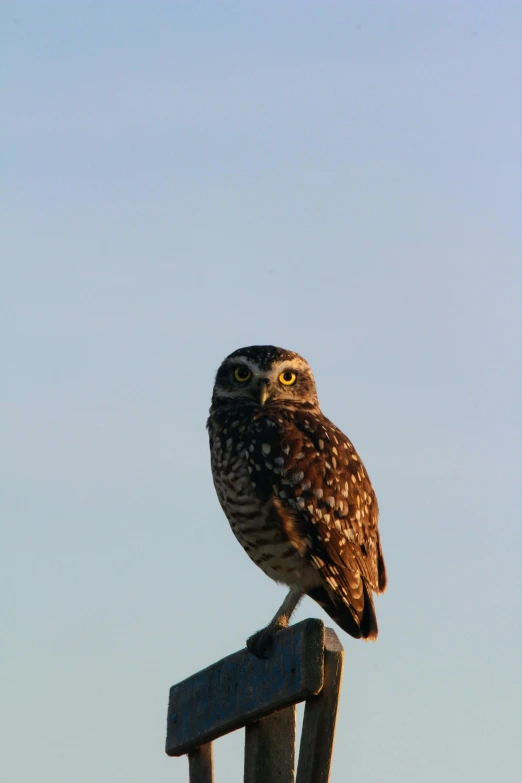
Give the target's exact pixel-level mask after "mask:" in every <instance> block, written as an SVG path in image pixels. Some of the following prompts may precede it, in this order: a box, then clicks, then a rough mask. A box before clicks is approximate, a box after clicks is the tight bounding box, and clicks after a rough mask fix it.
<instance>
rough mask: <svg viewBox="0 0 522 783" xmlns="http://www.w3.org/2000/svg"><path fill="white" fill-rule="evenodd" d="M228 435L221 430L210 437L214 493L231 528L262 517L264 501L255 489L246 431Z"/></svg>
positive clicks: (264, 511) (249, 439)
mask: <svg viewBox="0 0 522 783" xmlns="http://www.w3.org/2000/svg"><path fill="white" fill-rule="evenodd" d="M245 429H246V428H245V427H243V428H242V430H243V432H238V435H237V437H231V436H229V435H228V433H227V432H225V433H224V434H223V435H214V437H213V438H211V462H212V476H213V479H214V485H215V487H216V492H217V495H218V498H219V501H220V503H221V506H222V507H223V510H224V512H225V514H226V515H227V517H228V519H229V521H230V523H231V525H232V527H235V526H236V525H237V524H240V523H241V522H242V521H248V520H252V519H253V518H254V517H258V516H265V514H266V509H265V506H266V501H265V502H263V499H261V498H260V497H259V495H258V493H257V492H256V484H255V481H254V480H253V477H252V471H253V467H252V460H251V451H250V443H251V437H250V433H249V432H248V431H246V432H245Z"/></svg>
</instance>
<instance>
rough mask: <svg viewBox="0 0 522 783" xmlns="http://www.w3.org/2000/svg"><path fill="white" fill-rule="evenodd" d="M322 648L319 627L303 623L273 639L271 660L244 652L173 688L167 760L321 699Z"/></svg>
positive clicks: (321, 628)
mask: <svg viewBox="0 0 522 783" xmlns="http://www.w3.org/2000/svg"><path fill="white" fill-rule="evenodd" d="M324 642H325V633H324V625H323V623H322V622H321V621H320V620H314V619H309V620H304V621H303V622H301V623H298V624H297V625H293V626H291V627H290V628H287V629H286V630H284V631H281V632H280V633H279V634H277V636H276V641H275V644H274V649H273V652H272V654H271V655H270V657H269V658H266V659H260V658H256V657H255V656H254V655H252V654H251V653H250V652H248V650H246V649H244V650H241V651H240V652H237V653H234V654H233V655H229V656H227V657H226V658H223V659H222V660H221V661H218V663H215V664H213V665H212V666H209V667H208V668H207V669H203V670H202V671H200V672H198V673H197V674H194V675H192V677H188V679H186V680H183V681H182V682H180V683H178V684H177V685H173V686H172V688H171V689H170V699H169V710H168V717H167V744H166V752H167V753H168V755H169V756H181V755H183V754H184V753H188V752H189V751H192V750H195V749H196V748H197V747H199V746H201V745H204V744H205V743H208V742H210V741H211V740H213V739H216V738H217V737H221V736H223V734H228V732H230V731H233V730H234V729H239V728H241V727H242V726H246V725H247V724H249V723H251V722H252V721H258V720H259V719H260V718H263V717H264V716H266V715H269V714H270V713H272V712H274V711H275V710H279V709H281V708H282V707H286V706H288V705H290V704H296V703H298V702H300V701H304V700H305V699H308V698H309V697H310V696H313V695H314V694H317V693H319V691H320V690H321V689H322V687H323V678H324V649H325V647H324ZM341 649H342V648H341Z"/></svg>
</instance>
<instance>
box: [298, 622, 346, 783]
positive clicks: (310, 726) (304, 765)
mask: <svg viewBox="0 0 522 783" xmlns="http://www.w3.org/2000/svg"><path fill="white" fill-rule="evenodd" d="M343 659H344V651H343V647H342V645H341V642H340V641H339V639H338V638H337V634H336V633H335V631H333V630H332V629H331V628H325V632H324V685H323V689H322V690H321V692H320V693H319V694H318V695H317V696H312V697H311V698H309V699H308V700H307V702H306V707H305V714H304V720H303V730H302V733H301V747H300V750H299V765H298V767H297V778H296V783H328V780H329V779H330V765H331V763H332V753H333V743H334V735H335V721H336V718H337V705H338V703H339V694H340V691H341V680H342V674H343Z"/></svg>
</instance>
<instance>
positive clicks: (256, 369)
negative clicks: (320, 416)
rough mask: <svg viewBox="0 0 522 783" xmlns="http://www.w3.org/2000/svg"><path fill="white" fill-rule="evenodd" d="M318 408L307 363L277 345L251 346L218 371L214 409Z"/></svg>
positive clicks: (233, 354)
mask: <svg viewBox="0 0 522 783" xmlns="http://www.w3.org/2000/svg"><path fill="white" fill-rule="evenodd" d="M236 405H240V406H243V405H250V406H256V407H263V406H273V405H296V406H299V407H305V408H308V409H310V410H313V409H316V408H317V407H318V405H319V403H318V400H317V392H316V389H315V381H314V376H313V375H312V370H311V369H310V366H309V364H308V362H307V361H306V360H305V359H303V357H302V356H299V354H298V353H294V352H293V351H286V350H285V349H284V348H277V347H276V346H275V345H251V346H249V347H248V348H239V349H238V350H237V351H234V353H231V354H230V355H229V356H227V358H226V359H225V360H224V361H223V363H222V364H221V367H220V368H219V370H218V371H217V375H216V382H215V384H214V392H213V394H212V406H213V407H220V408H221V407H234V406H236Z"/></svg>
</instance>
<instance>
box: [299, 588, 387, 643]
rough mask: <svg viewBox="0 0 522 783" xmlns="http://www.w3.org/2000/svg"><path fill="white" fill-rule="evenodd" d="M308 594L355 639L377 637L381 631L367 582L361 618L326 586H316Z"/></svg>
mask: <svg viewBox="0 0 522 783" xmlns="http://www.w3.org/2000/svg"><path fill="white" fill-rule="evenodd" d="M308 595H309V596H310V598H313V599H314V601H317V603H318V604H319V606H321V607H322V608H323V609H324V611H325V612H326V613H327V614H328V615H329V616H330V617H331V618H332V620H333V621H334V622H335V623H337V625H338V626H339V628H341V629H342V630H343V631H345V633H347V634H350V636H353V638H354V639H364V640H366V641H375V639H377V635H378V633H379V629H378V627H377V617H376V616H375V608H374V605H373V598H372V595H371V592H370V591H369V590H368V588H367V587H366V584H364V607H363V612H362V617H360V618H359V617H358V615H357V613H356V612H355V609H354V608H353V607H350V606H349V605H348V604H346V603H344V601H343V600H342V599H341V598H340V597H339V596H337V595H335V593H332V592H330V591H329V590H328V589H327V588H326V587H314V588H313V589H311V590H309V591H308Z"/></svg>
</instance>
